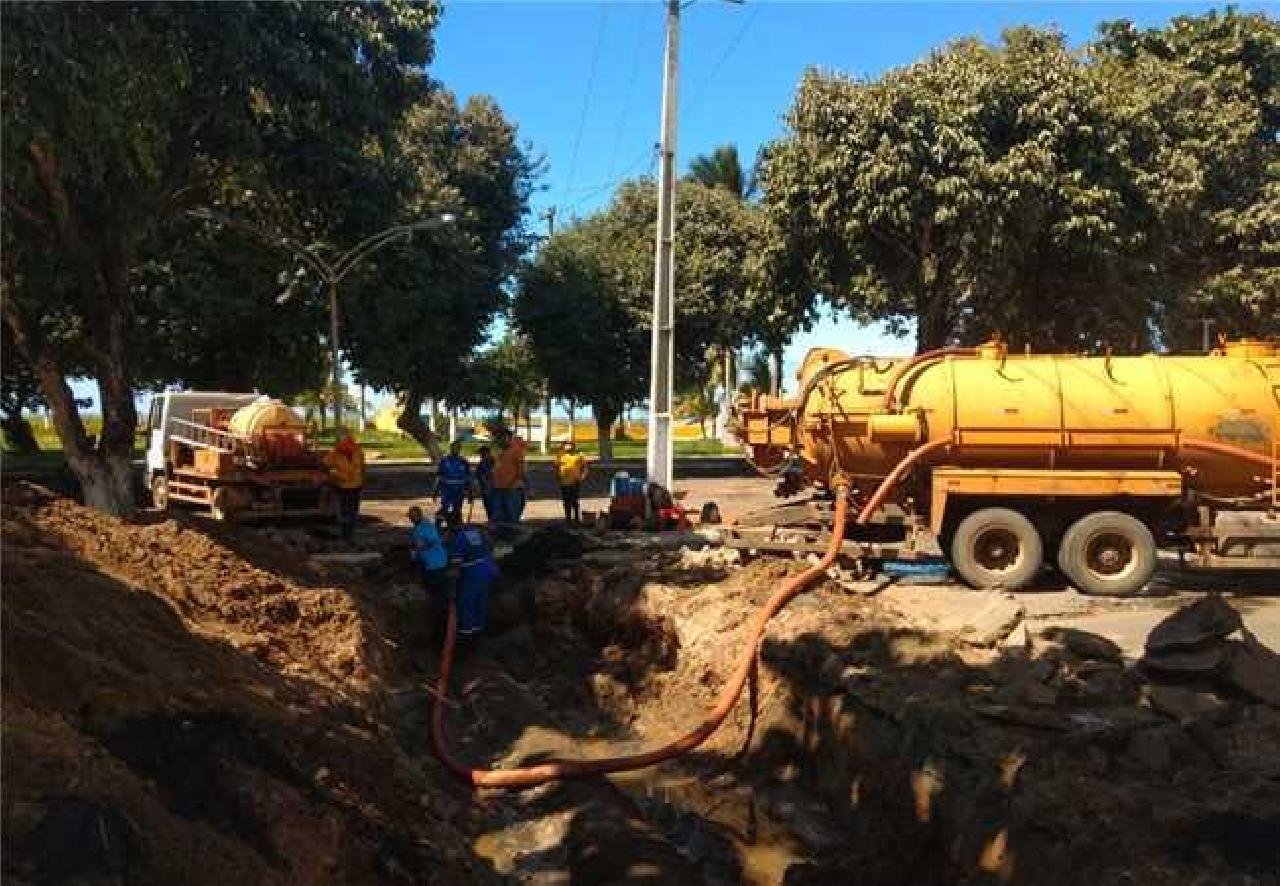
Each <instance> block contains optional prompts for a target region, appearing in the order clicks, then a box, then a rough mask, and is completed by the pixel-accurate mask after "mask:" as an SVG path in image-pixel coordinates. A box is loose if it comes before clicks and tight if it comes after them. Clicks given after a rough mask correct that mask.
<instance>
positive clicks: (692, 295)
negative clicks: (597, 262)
mask: <svg viewBox="0 0 1280 886" xmlns="http://www.w3.org/2000/svg"><path fill="white" fill-rule="evenodd" d="M676 204H677V205H678V206H679V211H678V212H677V214H676V248H675V313H676V327H677V330H676V337H675V357H676V383H677V386H678V387H681V388H683V387H687V386H689V385H690V384H693V383H699V382H702V381H704V380H705V379H707V378H708V375H709V366H708V354H709V353H711V352H710V351H709V348H711V347H712V346H715V347H716V348H718V349H719V350H720V351H721V352H723V350H724V349H732V348H736V347H737V346H738V344H739V343H741V341H742V340H743V339H744V338H745V337H746V335H747V327H748V323H749V322H750V317H749V316H748V314H747V309H748V306H749V303H748V291H749V288H750V285H751V278H750V276H749V273H748V267H749V262H750V257H751V254H752V251H753V249H754V246H755V242H754V239H753V238H754V235H755V232H756V217H755V215H754V213H753V210H752V207H751V206H749V205H748V204H746V203H744V202H743V201H742V200H741V199H739V198H738V197H737V196H735V195H733V194H731V193H729V192H728V191H727V190H725V189H723V188H709V187H706V186H705V185H701V184H698V183H696V182H689V181H685V182H681V183H680V185H679V187H678V189H677V193H676ZM657 217H658V208H657V194H656V191H655V190H654V188H653V185H652V183H651V182H649V181H645V180H642V181H638V182H629V183H627V184H625V185H623V186H622V187H621V188H619V190H618V193H617V195H616V196H615V197H614V200H613V202H612V203H611V204H610V205H609V206H608V207H607V208H606V209H605V210H604V211H603V212H602V213H601V214H600V216H599V220H598V223H597V224H595V225H593V226H592V227H591V228H590V229H589V230H590V231H591V232H593V233H597V234H598V236H600V237H601V238H602V239H603V240H604V241H605V242H604V243H603V244H602V248H601V255H602V257H603V260H604V263H605V267H606V268H607V269H608V271H609V273H610V274H611V276H613V277H614V278H615V279H616V280H617V281H618V291H619V293H620V294H621V295H622V296H623V297H625V298H627V300H628V302H629V304H630V305H631V307H632V309H633V310H634V311H635V313H636V316H637V318H639V322H641V323H642V324H643V328H644V329H645V330H648V329H649V328H650V325H651V321H652V305H653V297H652V293H653V254H654V233H655V230H656V225H657Z"/></svg>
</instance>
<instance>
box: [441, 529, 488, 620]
mask: <svg viewBox="0 0 1280 886" xmlns="http://www.w3.org/2000/svg"><path fill="white" fill-rule="evenodd" d="M449 564H450V565H451V566H453V567H454V568H456V569H457V570H458V586H457V594H458V637H459V638H460V639H462V640H464V641H465V640H467V639H470V638H474V637H475V636H477V635H478V634H479V633H480V632H481V631H483V630H484V628H485V621H486V613H487V611H488V607H489V589H490V588H491V587H492V586H493V582H494V579H496V578H497V577H498V564H497V562H496V561H495V560H494V559H493V554H492V552H491V551H490V548H489V539H488V537H487V536H486V535H485V533H484V530H483V529H481V528H480V527H479V526H475V525H471V524H468V525H466V526H461V527H459V528H458V529H457V531H456V532H454V533H453V538H452V540H451V541H450V542H449Z"/></svg>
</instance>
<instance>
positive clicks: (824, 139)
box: [761, 41, 994, 349]
mask: <svg viewBox="0 0 1280 886" xmlns="http://www.w3.org/2000/svg"><path fill="white" fill-rule="evenodd" d="M993 62H994V51H993V50H992V49H990V48H989V47H986V46H983V45H982V44H981V43H978V42H976V41H966V42H962V43H958V44H955V45H953V46H951V47H949V48H948V50H947V51H945V52H941V53H935V54H934V55H933V56H931V57H930V58H929V59H927V60H926V61H923V62H921V63H919V64H917V65H913V66H911V67H908V68H903V69H898V70H895V71H890V72H888V73H887V74H885V75H884V76H883V77H882V78H881V79H880V80H878V81H875V82H863V81H857V80H853V79H850V78H848V77H844V76H840V75H825V74H821V73H818V72H815V71H810V72H809V73H807V74H806V75H805V77H804V80H803V81H802V82H801V85H800V90H799V92H798V94H797V96H796V99H795V102H794V104H793V105H792V108H791V110H790V112H789V113H788V116H787V122H788V126H789V128H790V133H789V135H788V136H787V137H786V138H784V139H782V140H780V141H778V142H775V143H773V144H771V145H769V146H767V147H766V149H765V151H764V154H763V157H762V162H761V181H762V188H763V193H764V198H763V202H764V205H765V206H766V207H767V209H768V211H769V212H770V214H771V215H772V216H773V219H774V224H775V226H776V228H777V230H779V231H780V232H781V233H782V235H783V237H784V243H783V244H782V246H781V247H780V248H781V249H782V250H783V251H784V252H785V253H790V254H793V255H795V256H798V257H799V259H798V260H791V261H789V262H788V264H789V265H790V267H791V268H792V269H793V270H794V271H797V272H799V273H801V274H802V276H801V277H800V278H799V280H798V281H797V282H798V283H799V285H800V286H801V288H802V289H803V290H804V291H809V292H816V293H822V294H823V295H825V296H827V297H828V298H829V299H830V300H831V301H832V302H833V303H835V304H838V305H842V306H844V307H846V308H848V309H849V310H850V311H851V312H852V314H853V315H854V317H855V318H857V319H859V320H862V321H876V320H882V321H889V322H890V323H891V324H901V323H902V322H904V321H905V320H907V319H911V318H914V319H915V321H916V324H917V347H918V348H920V349H926V348H930V347H935V346H937V345H939V344H942V343H943V342H945V341H946V339H947V338H948V337H949V336H950V335H951V333H952V330H953V328H954V325H955V322H956V320H957V318H958V314H959V304H958V301H957V299H958V296H960V295H961V294H963V293H964V291H965V280H966V270H967V269H966V268H965V266H964V262H965V258H966V250H967V248H968V247H969V245H970V244H971V243H972V242H973V240H974V238H975V231H976V230H977V229H978V226H979V223H980V221H981V220H982V217H983V213H982V209H983V195H982V193H981V185H982V171H983V164H984V163H985V154H984V150H983V145H982V143H981V140H980V138H979V137H977V132H978V131H979V129H980V125H981V117H982V113H983V108H982V104H981V102H979V101H975V100H974V99H975V95H976V94H978V93H980V92H981V91H982V90H983V89H984V88H985V85H986V81H987V79H988V78H989V77H990V72H991V69H992V67H993Z"/></svg>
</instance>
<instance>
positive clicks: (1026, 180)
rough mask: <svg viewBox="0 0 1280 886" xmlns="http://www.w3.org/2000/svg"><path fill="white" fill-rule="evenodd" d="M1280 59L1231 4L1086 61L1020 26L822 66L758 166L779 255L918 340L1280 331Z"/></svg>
mask: <svg viewBox="0 0 1280 886" xmlns="http://www.w3.org/2000/svg"><path fill="white" fill-rule="evenodd" d="M1277 52H1280V29H1278V28H1277V26H1276V24H1275V22H1273V21H1272V20H1270V19H1269V18H1267V17H1266V16H1264V15H1240V14H1238V13H1235V12H1230V11H1229V12H1226V13H1221V14H1218V13H1214V14H1209V15H1206V16H1201V17H1184V18H1180V19H1176V20H1175V21H1174V22H1173V23H1172V24H1171V25H1170V26H1169V27H1168V28H1167V29H1164V30H1159V31H1146V32H1138V31H1136V30H1135V29H1133V28H1132V27H1131V26H1129V25H1127V24H1125V23H1117V24H1113V25H1109V26H1107V27H1105V28H1104V29H1103V33H1102V36H1101V38H1100V40H1099V41H1098V42H1097V43H1095V44H1094V45H1093V46H1091V47H1090V48H1089V51H1088V52H1086V53H1079V52H1073V51H1071V50H1070V49H1069V48H1068V47H1067V46H1066V44H1065V41H1064V39H1063V37H1062V35H1060V34H1058V33H1056V32H1054V31H1043V30H1035V29H1029V28H1016V29H1012V30H1010V31H1008V32H1006V33H1005V35H1004V38H1003V40H1002V41H1001V43H999V44H998V45H994V46H993V45H987V44H984V43H982V42H980V41H976V40H964V41H959V42H957V43H953V44H951V45H949V46H947V47H946V48H944V49H942V50H939V51H938V52H935V53H933V54H932V55H931V56H930V57H929V58H927V59H925V60H923V61H921V62H919V63H917V64H914V65H911V66H908V67H905V68H900V69H896V70H893V71H890V72H888V73H886V74H884V75H883V76H882V77H880V78H878V79H876V80H871V81H866V80H856V79H853V78H849V77H845V76H842V75H838V74H826V73H820V72H816V71H811V72H809V73H808V74H807V75H806V76H805V79H804V81H803V82H802V84H801V86H800V89H799V92H798V94H797V96H796V100H795V102H794V104H793V106H792V108H791V110H790V112H789V114H788V117H787V121H788V127H789V132H788V134H787V135H786V136H785V137H784V138H783V139H780V140H778V141H777V142H775V143H773V144H771V145H769V146H768V147H767V148H766V150H765V152H764V155H763V160H762V164H761V183H762V191H763V197H762V202H763V204H764V205H765V207H766V208H767V210H768V212H769V214H770V216H771V218H772V220H773V224H774V225H775V227H776V228H777V230H778V232H779V239H778V241H777V242H776V243H775V244H774V245H773V247H772V248H774V249H775V250H776V251H777V255H776V258H775V261H776V262H777V263H778V264H779V265H780V266H781V267H785V268H788V269H789V273H791V274H793V275H794V276H795V277H796V278H797V279H799V280H801V281H802V285H801V286H800V287H799V288H800V290H801V291H804V292H808V293H819V294H822V295H825V296H826V297H828V298H830V299H831V300H832V301H833V302H835V303H836V304H838V305H842V306H844V307H846V308H847V309H849V310H850V311H851V312H852V314H853V315H854V316H855V317H856V318H858V319H861V320H864V321H882V322H886V323H887V324H889V326H890V328H891V329H894V328H897V329H902V328H903V327H904V326H905V324H906V322H908V321H912V322H914V323H915V325H916V342H917V348H919V349H927V348H932V347H937V346H940V345H943V344H946V343H948V342H951V341H957V340H964V341H973V340H976V339H979V338H982V337H984V336H986V335H988V334H990V333H992V332H1002V333H1005V334H1008V335H1011V336H1013V337H1015V338H1020V339H1021V340H1023V341H1026V342H1028V343H1030V344H1032V345H1035V346H1037V347H1042V348H1080V347H1085V348H1088V347H1099V346H1101V345H1103V344H1114V345H1116V346H1120V347H1133V346H1138V345H1142V344H1144V343H1146V344H1174V345H1179V344H1183V345H1185V344H1186V342H1187V338H1188V336H1187V330H1188V328H1189V327H1190V326H1191V325H1192V321H1193V320H1194V321H1198V319H1199V316H1201V315H1202V314H1203V312H1204V311H1205V310H1206V309H1208V310H1212V311H1215V312H1218V313H1219V316H1220V319H1221V321H1222V322H1223V324H1224V325H1228V326H1230V327H1231V331H1233V332H1235V333H1237V334H1239V333H1246V334H1248V333H1252V334H1260V333H1262V334H1265V333H1267V332H1269V331H1271V332H1273V331H1274V329H1275V326H1274V323H1275V320H1274V318H1275V314H1276V312H1275V310H1274V306H1275V304H1276V291H1277V281H1276V277H1275V268H1276V255H1277V250H1278V247H1277V243H1278V239H1280V238H1277V226H1276V221H1275V220H1276V218H1277V212H1276V206H1277V204H1276V196H1277V185H1276V181H1277V175H1276V172H1277V166H1276V163H1277V152H1278V151H1280V143H1278V142H1277V140H1276V137H1275V119H1276V111H1275V107H1276V81H1277V75H1276V70H1277V67H1278V63H1277ZM1046 303H1048V304H1053V305H1054V306H1055V309H1054V310H1053V311H1051V312H1046V311H1045V310H1044V305H1045V304H1046ZM1210 305H1212V307H1211V308H1210V307H1208V306H1210ZM1194 325H1196V326H1197V327H1198V322H1196V323H1195V324H1194Z"/></svg>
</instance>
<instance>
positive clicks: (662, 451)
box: [645, 0, 680, 489]
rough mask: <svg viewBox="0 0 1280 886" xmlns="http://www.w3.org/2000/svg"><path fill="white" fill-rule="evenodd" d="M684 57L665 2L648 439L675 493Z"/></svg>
mask: <svg viewBox="0 0 1280 886" xmlns="http://www.w3.org/2000/svg"><path fill="white" fill-rule="evenodd" d="M679 54H680V0H667V46H666V53H665V62H666V66H665V69H664V71H663V75H662V144H661V160H660V164H661V165H660V167H659V177H658V230H657V244H656V248H655V249H654V262H653V265H654V266H653V353H652V355H651V357H650V364H649V365H650V371H649V440H648V447H647V449H646V457H645V468H646V470H647V472H648V475H649V482H650V483H658V484H660V485H662V486H665V487H667V488H668V489H670V488H671V480H672V474H673V470H672V433H671V430H672V429H671V399H672V393H673V392H672V365H673V363H674V355H675V349H674V339H673V332H674V329H673V327H674V326H675V310H674V304H673V302H674V299H673V294H674V293H673V291H672V290H673V289H674V288H675V285H674V284H675V263H674V256H673V255H672V247H673V245H674V242H673V241H674V240H675V221H676V212H675V210H676V207H675V202H676V170H675V165H676V78H677V75H678V73H679Z"/></svg>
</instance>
